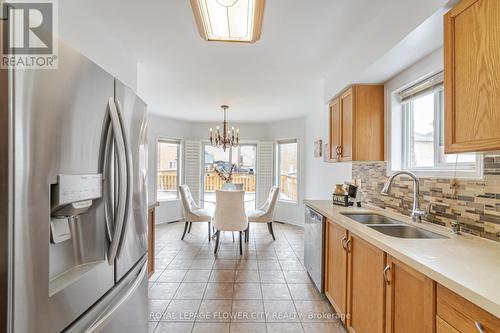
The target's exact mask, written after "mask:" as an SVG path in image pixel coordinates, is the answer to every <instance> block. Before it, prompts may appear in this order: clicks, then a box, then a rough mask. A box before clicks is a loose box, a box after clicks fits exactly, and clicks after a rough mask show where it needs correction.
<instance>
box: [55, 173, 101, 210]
mask: <svg viewBox="0 0 500 333" xmlns="http://www.w3.org/2000/svg"><path fill="white" fill-rule="evenodd" d="M101 197H102V174H87V175H59V176H58V177H57V184H55V185H53V186H52V209H57V208H60V207H61V206H65V205H69V204H72V203H76V202H81V201H88V200H94V199H99V198H101Z"/></svg>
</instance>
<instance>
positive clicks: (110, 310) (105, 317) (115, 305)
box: [85, 261, 148, 333]
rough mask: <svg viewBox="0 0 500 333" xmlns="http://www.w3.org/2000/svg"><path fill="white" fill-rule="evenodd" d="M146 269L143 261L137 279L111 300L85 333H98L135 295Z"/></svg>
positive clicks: (146, 265)
mask: <svg viewBox="0 0 500 333" xmlns="http://www.w3.org/2000/svg"><path fill="white" fill-rule="evenodd" d="M147 267H148V264H147V261H145V262H144V263H143V266H142V268H141V270H140V272H139V274H137V277H136V278H135V279H134V280H133V281H131V282H130V285H129V286H128V287H127V290H126V291H124V292H123V295H121V296H119V297H117V298H118V299H116V300H113V301H112V303H111V304H110V305H109V306H108V307H107V309H106V310H105V311H104V312H103V313H102V314H101V315H100V316H99V317H98V318H97V319H96V320H95V321H94V322H93V323H92V324H91V325H90V327H89V328H87V329H86V330H85V333H94V332H96V333H97V332H100V330H101V329H102V328H103V326H104V325H105V324H106V323H107V322H108V321H109V320H110V319H111V317H112V316H113V314H114V313H115V312H116V311H117V310H118V309H119V308H120V307H121V306H122V304H124V303H125V302H126V301H127V300H128V299H129V298H130V296H132V295H133V294H134V293H135V291H136V290H137V288H139V286H140V285H141V282H142V280H143V279H144V278H145V276H146V273H147Z"/></svg>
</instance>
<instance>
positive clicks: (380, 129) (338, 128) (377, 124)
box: [330, 84, 384, 162]
mask: <svg viewBox="0 0 500 333" xmlns="http://www.w3.org/2000/svg"><path fill="white" fill-rule="evenodd" d="M383 160H384V86H383V85H364V84H356V85H352V86H350V87H349V88H347V89H346V90H344V91H342V92H341V93H340V94H339V95H338V96H337V97H335V98H334V99H333V100H332V102H331V103H330V161H332V162H339V161H383Z"/></svg>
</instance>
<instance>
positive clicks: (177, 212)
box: [148, 114, 191, 223]
mask: <svg viewBox="0 0 500 333" xmlns="http://www.w3.org/2000/svg"><path fill="white" fill-rule="evenodd" d="M190 131H191V125H190V124H189V123H188V122H185V121H181V120H176V119H170V118H166V117H160V116H154V115H151V114H149V115H148V145H149V147H148V153H149V156H148V166H149V168H148V198H149V199H148V201H149V202H154V201H156V174H157V169H158V163H157V161H156V159H157V152H156V143H157V141H158V138H160V137H163V138H171V139H181V140H185V139H187V138H188V136H189V133H190ZM181 168H182V166H181ZM182 218H183V217H182V210H181V203H180V200H171V201H162V202H160V206H159V207H158V208H157V209H156V223H164V222H172V221H178V220H181V219H182Z"/></svg>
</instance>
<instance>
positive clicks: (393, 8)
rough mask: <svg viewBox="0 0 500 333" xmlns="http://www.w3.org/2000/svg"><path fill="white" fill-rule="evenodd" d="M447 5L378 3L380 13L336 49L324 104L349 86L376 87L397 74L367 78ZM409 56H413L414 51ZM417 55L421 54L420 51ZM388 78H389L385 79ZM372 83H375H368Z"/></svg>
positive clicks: (386, 70)
mask: <svg viewBox="0 0 500 333" xmlns="http://www.w3.org/2000/svg"><path fill="white" fill-rule="evenodd" d="M447 2H448V0H419V1H418V6H417V5H415V3H416V2H415V1H414V0H384V1H379V2H378V3H379V7H378V10H377V11H375V12H371V13H369V17H367V18H366V19H365V20H362V21H359V24H358V26H357V28H356V29H355V30H354V31H352V32H351V34H350V36H349V38H346V39H345V42H344V43H343V44H342V45H335V50H334V51H335V57H332V58H333V59H335V62H334V63H332V64H330V66H329V68H328V71H327V73H326V76H325V78H326V80H325V90H324V96H323V98H324V101H325V102H327V101H329V100H330V99H331V98H332V97H333V96H335V94H336V93H337V92H338V91H339V90H341V89H342V88H344V87H346V86H347V85H349V84H352V83H358V82H360V81H361V80H363V79H364V80H363V83H376V81H379V80H380V79H381V76H384V77H385V78H384V79H382V80H384V81H385V79H386V78H387V77H390V75H391V72H392V71H394V65H393V64H387V66H384V67H383V68H382V72H381V75H376V76H374V77H371V78H369V77H367V76H366V75H367V73H370V72H371V71H372V70H373V69H372V68H373V67H374V65H376V62H377V61H378V60H379V59H381V58H383V57H384V55H385V54H387V53H388V52H389V51H390V50H391V49H393V48H394V47H395V46H397V45H398V43H399V42H400V41H401V40H403V39H404V38H405V37H406V36H408V35H409V34H411V33H412V32H413V31H415V30H416V29H417V28H418V27H419V26H420V25H421V24H422V22H424V21H425V20H426V19H428V18H429V17H431V16H432V15H433V14H434V13H435V12H437V11H439V10H440V9H441V8H442V7H443V6H444V5H445V4H446V3H447ZM360 15H362V13H360ZM388 18H390V19H388ZM422 33H423V32H422ZM427 47H431V49H429V51H432V50H433V49H432V47H434V49H435V46H434V45H428V44H421V45H419V46H418V48H424V49H425V48H427ZM409 52H410V53H414V51H413V50H409ZM416 52H418V53H419V52H420V50H418V51H416ZM378 65H380V64H378ZM396 66H398V65H397V64H396ZM379 73H380V72H379ZM392 73H393V72H392ZM387 74H389V76H386V75H387ZM372 80H373V82H368V81H372Z"/></svg>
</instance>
